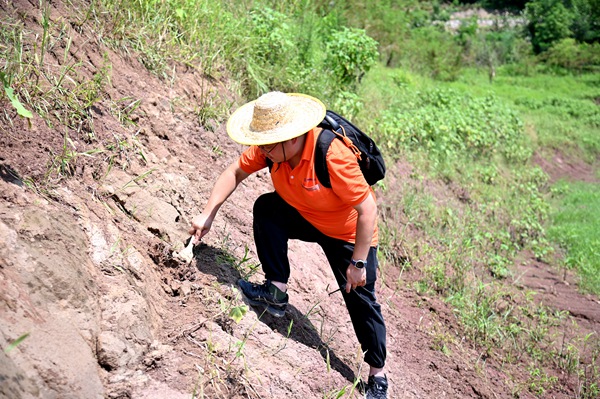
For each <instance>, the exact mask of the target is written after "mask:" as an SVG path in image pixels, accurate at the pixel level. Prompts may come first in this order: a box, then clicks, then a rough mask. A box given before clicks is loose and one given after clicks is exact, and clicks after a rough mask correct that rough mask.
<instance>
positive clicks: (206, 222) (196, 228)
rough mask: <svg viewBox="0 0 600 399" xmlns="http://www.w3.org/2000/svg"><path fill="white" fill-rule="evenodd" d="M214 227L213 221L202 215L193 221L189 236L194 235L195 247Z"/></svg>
mask: <svg viewBox="0 0 600 399" xmlns="http://www.w3.org/2000/svg"><path fill="white" fill-rule="evenodd" d="M211 226H212V219H211V218H210V217H209V216H206V215H205V214H203V213H201V214H200V215H198V216H196V217H195V218H194V220H192V226H191V227H190V230H189V234H190V235H194V236H195V237H196V239H195V240H194V245H196V244H198V243H199V242H200V240H201V239H202V237H204V236H205V235H206V233H208V231H209V230H210V227H211Z"/></svg>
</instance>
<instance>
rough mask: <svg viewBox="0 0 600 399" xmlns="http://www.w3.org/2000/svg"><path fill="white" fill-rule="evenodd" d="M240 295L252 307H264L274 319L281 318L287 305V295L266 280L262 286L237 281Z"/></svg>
mask: <svg viewBox="0 0 600 399" xmlns="http://www.w3.org/2000/svg"><path fill="white" fill-rule="evenodd" d="M238 285H239V287H240V289H241V290H242V294H244V296H245V297H246V299H247V300H248V302H250V304H251V305H254V306H265V307H266V308H267V312H269V313H270V314H272V315H273V316H275V317H283V315H284V314H285V308H286V307H287V304H288V295H287V294H286V293H285V292H283V291H281V290H280V289H279V288H277V287H276V286H274V285H273V284H271V282H270V281H269V280H267V281H266V282H265V283H264V284H252V283H250V282H248V281H246V280H242V279H240V280H238Z"/></svg>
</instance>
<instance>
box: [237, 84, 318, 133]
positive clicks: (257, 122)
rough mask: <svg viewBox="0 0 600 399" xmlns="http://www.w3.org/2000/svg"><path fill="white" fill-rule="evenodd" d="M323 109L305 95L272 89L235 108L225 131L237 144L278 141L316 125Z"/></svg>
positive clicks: (315, 100)
mask: <svg viewBox="0 0 600 399" xmlns="http://www.w3.org/2000/svg"><path fill="white" fill-rule="evenodd" d="M325 110H326V109H325V105H323V103H322V102H321V101H319V100H317V99H316V98H314V97H311V96H307V95H306V94H299V93H281V92H278V91H273V92H270V93H266V94H263V95H262V96H260V97H259V98H258V99H257V100H254V101H251V102H249V103H247V104H244V105H242V106H241V107H240V108H238V109H237V110H236V111H235V112H234V113H233V114H232V115H231V117H230V118H229V121H227V133H228V134H229V137H231V138H232V139H233V141H236V142H238V143H240V144H246V145H264V144H273V143H279V142H282V141H286V140H289V139H293V138H294V137H298V136H301V135H303V134H304V133H306V132H308V131H309V130H310V129H312V128H313V127H315V126H317V125H318V124H319V123H320V122H321V121H322V120H323V118H324V117H325Z"/></svg>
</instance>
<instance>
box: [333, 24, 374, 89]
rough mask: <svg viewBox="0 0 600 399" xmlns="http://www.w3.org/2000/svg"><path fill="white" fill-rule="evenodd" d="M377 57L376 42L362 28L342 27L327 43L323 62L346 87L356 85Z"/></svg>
mask: <svg viewBox="0 0 600 399" xmlns="http://www.w3.org/2000/svg"><path fill="white" fill-rule="evenodd" d="M378 58H379V52H378V51H377V42H376V41H375V40H374V39H372V38H371V37H369V36H367V34H366V33H365V31H364V30H362V29H355V28H347V27H343V28H342V29H341V30H340V31H337V32H334V33H333V34H332V35H331V40H330V41H329V42H328V43H327V56H326V60H325V62H326V63H327V64H328V66H329V67H330V68H331V69H332V70H333V72H334V74H335V76H336V77H337V79H338V80H339V82H340V83H341V84H342V85H344V86H346V87H350V88H354V87H356V85H357V84H358V83H359V82H360V80H361V79H362V77H363V76H364V74H365V73H366V72H368V71H369V70H370V69H371V67H372V66H373V65H375V63H376V62H377V60H378Z"/></svg>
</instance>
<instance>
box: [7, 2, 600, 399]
mask: <svg viewBox="0 0 600 399" xmlns="http://www.w3.org/2000/svg"><path fill="white" fill-rule="evenodd" d="M69 3H72V5H73V6H74V12H73V20H72V21H68V22H67V21H63V20H60V21H53V20H51V19H50V14H49V4H48V3H47V2H45V1H40V15H39V16H38V17H39V21H40V29H39V30H38V31H36V32H32V31H27V30H25V29H24V28H23V23H22V21H21V20H19V17H18V16H16V15H12V14H10V13H5V15H3V16H2V17H1V18H2V21H1V22H2V24H1V28H0V39H1V42H0V44H1V47H0V59H2V60H5V61H4V62H3V63H2V65H1V66H2V81H3V85H4V93H5V96H6V99H3V100H2V102H3V103H6V104H8V101H7V100H10V101H11V102H12V104H13V106H14V107H15V108H16V109H17V110H18V113H19V115H20V116H21V117H25V118H27V117H30V115H29V114H28V111H29V110H30V111H32V112H35V113H36V114H37V115H39V116H41V117H42V118H43V119H44V120H45V121H46V123H48V124H49V125H51V126H56V127H57V128H60V129H64V132H65V133H64V147H63V151H62V152H61V153H57V154H53V157H52V161H51V162H50V164H49V167H48V173H47V175H46V180H39V179H38V181H32V182H31V183H30V184H31V185H33V186H35V187H39V186H43V185H45V184H46V185H47V184H56V182H57V181H58V180H60V179H62V178H68V177H69V176H70V175H71V174H72V169H73V164H74V163H75V161H76V159H77V158H78V157H81V156H91V155H94V154H98V153H102V154H103V156H105V158H104V159H106V161H107V162H112V160H113V159H114V157H116V154H117V153H119V152H122V151H124V149H127V151H133V152H136V153H138V154H140V155H141V156H143V153H142V152H141V150H139V149H138V148H137V146H136V137H135V135H132V136H131V137H115V140H114V141H112V142H109V143H107V142H103V143H100V142H98V141H97V140H96V137H95V135H94V126H93V117H92V115H91V111H90V109H91V107H92V106H93V105H94V104H96V103H98V102H100V101H104V100H106V99H105V98H104V97H103V88H104V87H105V86H106V85H108V84H110V73H111V65H110V62H109V61H108V58H107V57H105V58H104V59H105V62H104V64H103V66H102V67H101V68H98V69H97V70H96V71H95V72H94V73H93V75H92V76H91V77H87V78H86V77H84V76H87V75H85V74H83V73H80V72H81V71H82V68H83V65H82V64H81V62H76V61H73V59H72V58H71V56H70V52H69V49H70V43H71V37H70V32H71V31H72V30H80V31H83V29H84V27H85V29H91V30H92V32H93V34H94V35H95V36H97V37H98V38H100V39H99V40H101V42H102V43H103V44H105V45H106V46H108V47H109V48H111V49H113V50H115V51H117V52H120V53H122V54H123V55H125V56H131V57H138V58H139V59H140V61H141V62H142V63H143V65H144V66H145V67H146V68H147V69H148V70H150V71H152V72H153V73H155V74H156V75H158V76H160V77H162V78H163V79H164V82H165V85H169V84H170V82H172V81H173V80H175V79H177V73H176V65H184V66H186V67H188V68H194V69H197V70H198V71H201V72H202V73H203V74H205V75H206V76H209V77H213V78H221V77H226V78H227V79H228V80H229V81H230V82H231V85H230V88H231V90H232V92H235V93H236V94H237V95H238V96H239V97H240V98H241V101H243V100H244V99H251V98H254V97H256V96H257V95H259V94H261V93H263V92H265V91H268V90H281V91H294V92H305V93H308V94H312V95H315V96H317V97H320V98H322V99H323V100H324V101H325V102H326V103H327V104H328V105H329V107H330V108H332V109H336V110H338V111H339V112H341V113H343V114H345V115H346V116H348V117H349V118H352V119H354V120H355V121H356V122H357V124H359V125H360V126H362V127H364V128H365V130H366V131H367V132H369V133H370V134H371V135H372V136H373V137H374V138H376V140H377V141H378V142H379V143H380V144H381V147H382V148H383V150H384V152H385V155H386V157H387V159H388V161H389V164H390V165H393V164H394V162H395V161H403V162H408V163H410V164H411V165H412V175H411V176H406V178H407V181H406V182H404V183H401V184H402V186H401V187H402V190H401V191H400V192H399V193H396V194H394V193H388V192H386V185H385V181H384V182H383V183H382V184H381V185H380V187H379V188H380V189H381V190H382V191H383V192H384V195H385V196H386V199H387V201H388V204H387V206H386V208H385V210H384V212H383V213H384V214H383V217H382V222H381V231H382V244H381V252H382V255H383V256H384V258H385V259H387V261H384V262H383V263H384V266H383V269H382V271H383V277H384V281H386V283H387V284H403V282H402V281H398V282H391V281H387V280H385V278H386V268H389V267H402V268H407V269H410V268H411V267H415V266H416V265H417V264H418V265H419V266H420V267H421V268H422V276H421V279H420V280H419V281H417V282H416V283H415V286H414V288H415V289H417V290H419V291H420V292H429V293H434V294H436V295H439V296H440V298H442V299H444V300H445V301H447V302H448V303H449V304H450V305H451V306H452V308H453V309H454V310H455V314H456V316H457V318H458V319H459V320H460V321H461V325H462V332H461V334H463V335H464V336H465V337H467V338H468V341H469V342H470V344H471V345H473V346H476V347H480V348H483V349H484V351H485V352H486V353H488V355H489V356H494V353H495V352H496V351H497V352H498V353H503V354H504V355H502V356H503V358H502V359H499V360H500V361H501V362H503V363H505V364H507V365H510V364H516V363H517V362H519V361H523V359H522V356H523V354H527V358H526V359H527V360H526V361H527V362H528V367H529V369H530V375H531V378H530V379H529V380H528V381H520V382H518V384H517V386H518V387H519V388H518V390H528V391H530V392H532V393H533V394H535V395H538V396H540V397H543V395H544V392H545V391H546V390H547V389H548V388H549V387H551V386H556V385H557V384H561V381H558V380H556V379H555V378H554V377H552V376H550V375H548V374H547V373H546V371H544V368H545V367H546V366H547V365H554V366H558V367H559V368H561V369H562V370H564V371H565V372H566V373H567V374H569V375H576V376H577V381H578V388H577V390H578V397H581V398H592V397H594V395H596V394H598V392H599V389H600V387H599V386H598V383H597V381H598V376H599V375H600V370H599V369H598V366H597V365H598V363H597V360H598V359H597V357H598V355H599V353H600V346H599V344H598V337H597V336H587V337H575V338H573V339H572V341H571V342H566V343H565V342H562V343H561V344H559V343H558V341H557V338H556V335H555V334H554V332H553V330H552V327H553V326H555V325H557V324H558V323H559V322H560V320H562V319H563V318H565V317H567V315H565V314H562V313H560V312H559V313H556V312H554V311H553V310H551V309H548V308H545V307H543V306H540V305H537V304H536V303H535V301H534V300H533V298H532V297H531V295H530V294H529V293H528V292H518V291H516V290H514V289H512V287H511V281H513V280H512V279H511V277H514V275H513V273H514V267H513V266H514V263H515V259H516V258H517V256H518V255H519V254H521V253H523V252H525V251H527V252H531V253H532V254H533V256H534V257H535V258H537V259H539V260H542V261H545V262H547V263H548V264H549V267H568V268H572V269H575V270H578V271H579V272H580V273H581V274H580V276H581V287H582V289H585V290H588V291H590V292H593V293H596V294H598V293H600V285H599V284H600V283H599V282H598V277H597V276H598V275H599V272H600V265H599V264H598V259H600V252H599V251H600V243H599V241H598V238H597V237H599V236H600V222H599V221H598V220H597V218H594V217H590V215H598V214H600V212H599V209H598V207H599V204H600V197H599V196H598V186H597V184H596V185H585V184H583V183H579V184H573V185H571V184H567V183H561V184H559V185H557V186H550V185H549V181H548V176H546V174H545V173H544V172H543V171H542V170H541V169H540V168H539V167H537V166H535V165H534V164H533V163H532V155H533V154H534V152H538V153H541V154H546V153H551V152H553V151H557V150H558V151H561V152H564V153H565V154H567V155H568V156H571V157H580V158H584V159H585V160H587V161H588V162H596V161H597V160H598V154H599V153H600V138H599V137H600V135H599V134H598V133H599V129H600V111H599V108H598V101H599V100H598V99H599V98H600V79H599V78H598V75H597V74H579V73H580V72H581V68H579V69H578V70H577V71H576V72H577V73H578V74H572V73H571V72H570V71H569V70H568V69H565V67H568V65H566V64H565V63H560V62H554V61H553V62H546V63H543V61H544V60H545V61H548V60H549V59H550V60H555V59H556V57H559V55H560V54H559V55H556V53H557V52H558V51H559V50H560V48H558V49H556V48H555V49H554V53H549V54H546V55H545V56H535V55H534V53H533V52H532V50H531V48H530V47H528V46H529V44H528V41H527V40H526V38H524V37H523V36H522V34H521V33H520V32H521V31H520V30H519V28H518V27H515V26H514V24H510V23H508V21H509V20H507V19H506V18H507V17H506V16H505V17H503V18H505V19H504V20H501V21H499V22H497V23H496V24H495V25H494V26H493V27H492V28H489V29H487V30H486V29H482V28H479V27H478V25H477V22H476V20H474V19H469V20H467V21H466V22H465V23H463V24H462V25H461V27H460V28H459V29H458V30H457V31H455V32H454V33H453V34H448V32H447V31H446V28H445V25H444V22H445V21H447V20H448V16H449V12H451V11H454V10H456V9H457V8H456V6H453V8H450V7H442V6H440V5H439V4H437V3H431V4H422V3H417V2H406V4H405V5H404V7H399V6H398V5H396V3H395V2H387V1H378V2H372V3H373V4H370V5H367V4H366V3H365V4H363V3H360V4H358V3H356V4H354V2H346V3H344V5H345V6H340V7H337V8H330V7H329V6H328V4H329V3H328V2H319V1H310V0H299V1H288V2H270V1H262V2H261V1H254V2H251V1H248V2H233V1H206V0H198V1H194V2H192V1H189V0H165V1H158V0H104V1H90V2H89V3H79V2H69ZM357 7H362V9H360V10H358V9H357ZM359 11H360V12H359ZM357 15H369V18H366V19H365V18H363V19H360V20H358V19H357ZM365 21H368V22H369V23H368V24H366V23H365ZM502 21H504V22H502ZM36 38H39V39H40V40H36ZM562 45H563V46H564V45H565V44H564V43H563V44H562ZM49 53H52V54H53V55H54V57H56V58H57V59H58V61H59V62H58V65H56V64H49V63H48V62H46V61H47V58H48V57H49V56H48V54H49ZM551 56H552V57H554V58H552V57H551ZM240 60H243V62H240ZM589 66H590V68H593V67H594V65H589ZM596 66H597V65H596ZM557 68H558V69H557ZM557 71H559V72H560V73H559V74H556V72H557ZM108 101H109V102H110V110H111V112H112V114H113V115H114V116H115V118H116V119H118V120H119V121H120V122H121V123H122V124H124V125H128V124H134V121H132V120H131V118H130V115H131V114H132V112H133V111H134V110H135V108H136V107H137V106H139V102H140V101H141V100H140V99H134V98H122V99H117V100H115V99H112V100H108ZM188 106H190V105H188ZM232 106H233V104H230V103H228V102H227V101H225V100H224V99H222V98H220V97H219V96H218V94H217V93H216V92H212V91H210V90H207V91H206V93H204V96H203V97H202V98H201V99H199V102H198V103H197V104H194V105H193V111H194V112H195V113H196V115H197V117H198V122H199V123H200V124H202V125H204V126H205V127H206V128H214V125H212V124H211V123H212V121H215V120H216V121H217V122H223V121H224V120H225V119H226V118H227V116H228V112H229V111H230V110H231V108H232ZM10 115H11V114H10V113H9V112H7V111H5V112H4V114H3V115H2V117H3V118H4V119H5V120H6V121H8V123H10V119H11V117H10ZM73 136H77V137H78V138H80V139H84V141H85V142H86V143H88V146H87V147H86V148H85V149H79V148H75V145H74V144H73V142H72V141H71V137H73ZM99 178H100V177H99ZM409 180H410V181H411V182H410V183H409ZM425 181H432V182H435V183H436V184H439V185H440V186H444V187H458V188H459V189H460V191H461V192H462V193H463V194H461V196H458V198H454V199H450V198H446V197H441V196H440V194H439V193H440V192H441V193H443V195H444V196H447V195H448V193H449V192H450V191H449V190H441V191H439V192H435V191H432V190H430V189H429V188H428V187H427V185H426V184H424V182H425ZM415 182H416V183H415ZM561 203H562V204H563V205H561V206H559V205H558V204H561ZM408 225H410V226H412V227H413V228H416V229H417V230H418V231H420V232H421V234H420V235H419V236H418V237H411V236H410V235H408V233H407V229H406V227H407V226H408ZM399 251H401V252H402V256H399V255H398V252H399ZM398 259H401V260H402V262H400V263H399V261H398ZM440 342H441V344H440V346H439V348H440V350H443V351H446V350H447V345H445V343H444V339H442V340H441V341H440ZM590 348H592V349H591V350H590ZM584 351H586V353H592V358H591V359H589V358H586V359H583V358H582V356H581V354H582V353H583V352H584ZM557 359H558V360H557ZM557 361H558V362H559V364H558V365H557V364H556V362H557ZM518 393H519V392H515V394H516V395H518Z"/></svg>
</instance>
